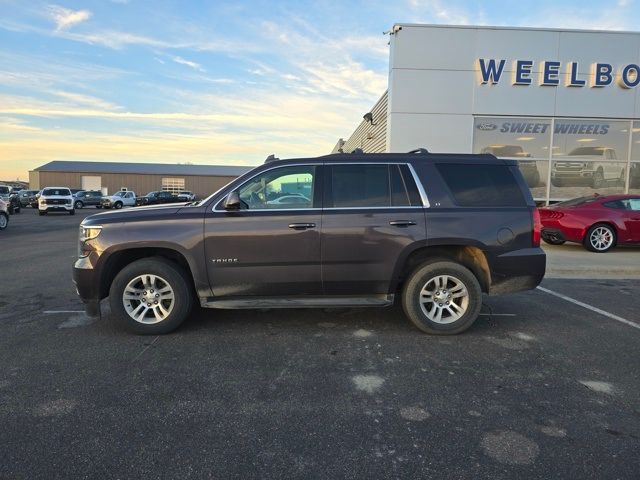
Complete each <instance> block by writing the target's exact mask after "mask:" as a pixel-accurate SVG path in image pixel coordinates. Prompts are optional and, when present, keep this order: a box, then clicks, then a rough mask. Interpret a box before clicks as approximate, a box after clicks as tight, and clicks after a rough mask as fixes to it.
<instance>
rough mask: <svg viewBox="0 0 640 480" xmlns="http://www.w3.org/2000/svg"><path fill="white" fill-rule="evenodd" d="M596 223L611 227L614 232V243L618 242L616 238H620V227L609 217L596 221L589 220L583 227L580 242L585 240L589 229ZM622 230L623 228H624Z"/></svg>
mask: <svg viewBox="0 0 640 480" xmlns="http://www.w3.org/2000/svg"><path fill="white" fill-rule="evenodd" d="M596 225H606V226H608V227H611V228H613V232H614V233H615V234H616V243H618V240H619V239H620V227H619V226H618V225H616V222H615V221H612V220H611V219H607V220H598V221H597V222H591V224H590V225H589V226H587V227H586V228H585V229H584V233H583V234H582V242H584V241H585V240H586V238H587V234H588V233H589V230H591V229H592V228H593V227H595V226H596ZM622 230H624V228H623V229H622Z"/></svg>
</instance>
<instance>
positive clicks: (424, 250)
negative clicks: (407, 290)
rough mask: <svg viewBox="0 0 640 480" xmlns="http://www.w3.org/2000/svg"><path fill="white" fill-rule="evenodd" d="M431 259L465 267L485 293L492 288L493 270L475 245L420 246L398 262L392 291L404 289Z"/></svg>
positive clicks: (391, 287)
mask: <svg viewBox="0 0 640 480" xmlns="http://www.w3.org/2000/svg"><path fill="white" fill-rule="evenodd" d="M431 259H445V260H451V261H454V262H457V263H460V264H461V265H463V266H465V267H466V268H468V269H469V270H471V272H472V273H473V274H474V275H475V277H476V278H477V279H478V282H479V283H480V288H481V289H482V291H483V292H484V293H488V292H489V289H490V287H491V270H490V268H489V262H488V261H487V257H486V255H485V254H484V252H483V251H482V250H481V249H480V248H479V247H477V246H475V245H433V246H425V245H418V246H415V247H414V248H413V249H411V250H410V251H409V252H406V254H405V255H404V256H403V257H402V258H401V259H399V260H398V263H397V265H396V268H395V274H394V276H393V279H394V283H393V284H392V285H391V286H390V291H391V292H392V293H393V292H397V291H398V290H399V289H401V288H402V286H403V284H404V282H405V280H406V279H407V277H408V276H409V274H410V273H411V272H412V271H413V270H414V269H415V268H416V267H417V266H418V265H421V264H423V263H424V262H426V261H428V260H431Z"/></svg>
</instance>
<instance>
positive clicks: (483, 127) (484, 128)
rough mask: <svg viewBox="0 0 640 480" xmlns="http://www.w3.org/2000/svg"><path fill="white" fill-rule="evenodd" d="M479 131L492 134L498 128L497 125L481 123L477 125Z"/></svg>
mask: <svg viewBox="0 0 640 480" xmlns="http://www.w3.org/2000/svg"><path fill="white" fill-rule="evenodd" d="M476 128H477V129H478V130H482V131H483V132H490V131H491V130H495V129H496V128H498V126H497V125H496V124H495V123H479V124H478V125H476Z"/></svg>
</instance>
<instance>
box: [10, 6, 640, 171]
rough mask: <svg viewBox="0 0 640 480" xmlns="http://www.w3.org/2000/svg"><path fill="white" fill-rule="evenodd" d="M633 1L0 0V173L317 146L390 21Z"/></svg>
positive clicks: (612, 17) (366, 105)
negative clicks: (71, 163) (60, 163)
mask: <svg viewBox="0 0 640 480" xmlns="http://www.w3.org/2000/svg"><path fill="white" fill-rule="evenodd" d="M639 2H640V0H635V1H634V0H612V1H592V0H581V1H579V2H578V1H575V0H574V1H560V0H555V1H554V0H537V1H536V2H519V1H518V2H516V1H512V0H511V1H491V0H486V1H484V2H479V1H461V0H395V1H388V0H386V1H380V2H379V1H377V0H368V1H329V0H322V1H316V2H303V1H297V2H294V1H259V0H253V1H240V0H238V1H231V2H225V1H217V0H210V1H204V0H202V1H193V0H181V1H168V0H153V1H143V0H102V1H68V0H51V2H40V1H38V0H29V1H27V0H0V180H15V179H18V178H19V179H22V180H26V179H27V177H28V175H27V172H28V170H31V169H33V168H35V167H38V166H40V165H42V164H44V163H46V162H48V161H51V160H91V161H100V160H104V161H122V162H152V163H193V164H226V165H257V164H259V163H261V162H262V161H263V160H264V159H265V158H266V157H267V156H268V155H269V154H272V153H274V154H276V156H278V157H280V158H287V157H297V156H314V155H322V154H326V153H329V152H330V151H331V150H332V148H333V146H334V145H335V144H336V142H337V140H338V138H340V137H345V138H346V137H348V136H349V135H350V134H351V133H352V131H353V130H354V129H355V127H356V126H357V125H358V123H359V122H360V121H361V120H362V115H363V114H364V113H366V112H367V111H369V109H370V107H371V106H372V105H373V104H374V103H375V102H376V101H377V100H378V98H379V97H380V96H381V95H382V94H383V93H384V91H385V90H386V88H387V76H388V55H389V52H388V45H387V44H388V36H386V35H385V34H383V32H384V31H386V30H389V29H390V28H391V26H392V25H393V24H394V23H437V24H464V25H469V24H471V25H506V26H531V27H557V28H585V29H603V30H638V29H639V26H640V5H639ZM433 48H437V46H434V47H433Z"/></svg>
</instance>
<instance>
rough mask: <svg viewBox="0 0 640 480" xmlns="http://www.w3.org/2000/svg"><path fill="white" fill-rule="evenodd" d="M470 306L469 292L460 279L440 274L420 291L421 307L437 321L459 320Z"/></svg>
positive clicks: (430, 318)
mask: <svg viewBox="0 0 640 480" xmlns="http://www.w3.org/2000/svg"><path fill="white" fill-rule="evenodd" d="M468 306H469V292H468V291H467V288H466V287H465V286H464V283H462V282H461V281H460V280H459V279H457V278H456V277H452V276H451V275H439V276H437V277H433V278H432V279H430V280H429V281H428V282H427V283H426V284H425V286H424V287H422V290H421V291H420V308H421V309H422V312H423V313H424V314H425V315H426V316H427V317H428V318H429V320H431V321H432V322H435V323H441V324H447V323H453V322H455V321H456V320H459V319H460V318H461V317H462V316H463V315H464V314H465V312H466V311H467V308H468Z"/></svg>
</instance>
